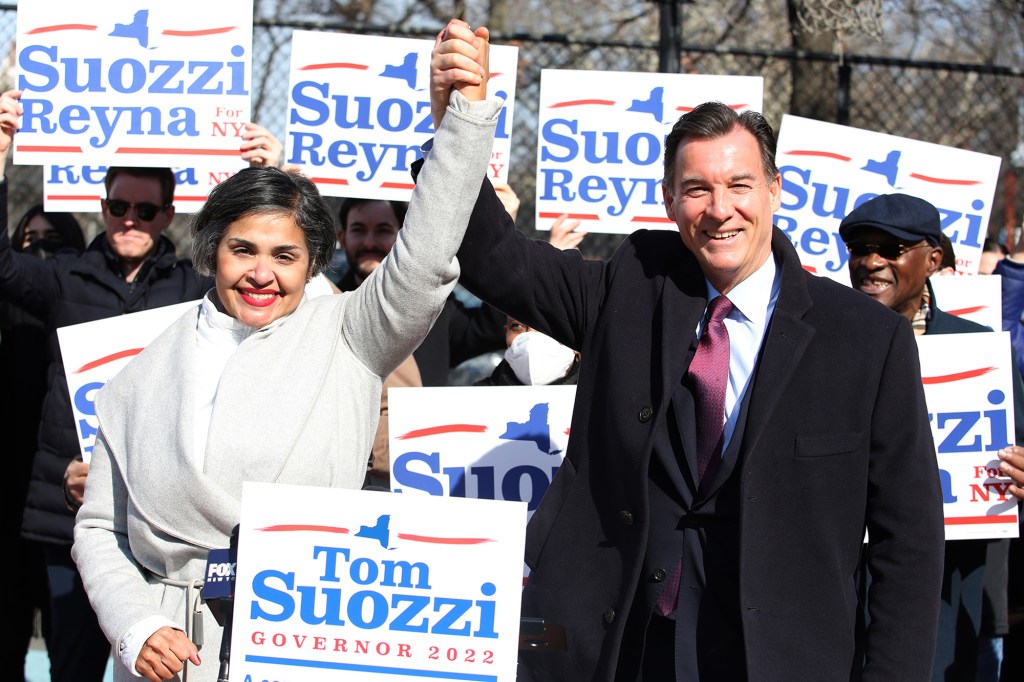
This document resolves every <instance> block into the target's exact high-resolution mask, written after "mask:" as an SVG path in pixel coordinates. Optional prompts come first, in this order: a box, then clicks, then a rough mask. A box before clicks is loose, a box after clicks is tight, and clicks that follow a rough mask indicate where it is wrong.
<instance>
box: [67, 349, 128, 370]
mask: <svg viewBox="0 0 1024 682" xmlns="http://www.w3.org/2000/svg"><path fill="white" fill-rule="evenodd" d="M141 352H142V349H141V348H129V349H128V350H120V351H118V352H116V353H111V354H110V355H105V356H103V357H102V358H98V359H96V360H93V361H92V362H87V363H85V364H84V365H82V366H81V367H79V368H78V369H76V370H75V371H74V372H73V374H81V373H82V372H88V371H89V370H90V369H96V368H97V367H100V366H102V365H106V364H108V363H111V362H114V361H115V360H120V359H121V358H130V357H131V356H133V355H138V354H139V353H141Z"/></svg>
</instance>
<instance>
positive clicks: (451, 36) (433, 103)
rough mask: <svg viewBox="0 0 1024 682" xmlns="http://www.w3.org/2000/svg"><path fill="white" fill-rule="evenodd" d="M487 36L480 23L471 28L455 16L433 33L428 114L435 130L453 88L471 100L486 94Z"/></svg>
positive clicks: (442, 116) (488, 34) (479, 98)
mask: <svg viewBox="0 0 1024 682" xmlns="http://www.w3.org/2000/svg"><path fill="white" fill-rule="evenodd" d="M489 38H490V33H489V32H488V30H487V29H486V28H484V27H483V26H481V27H480V28H478V29H476V30H475V31H474V30H473V29H471V28H470V26H469V24H467V23H466V22H464V21H461V20H459V19H452V20H451V21H449V22H448V25H447V26H445V27H444V29H443V30H442V31H441V32H440V33H438V34H437V39H436V40H435V41H434V51H433V53H432V54H431V55H430V113H431V115H432V116H433V118H434V129H435V130H436V129H437V126H439V125H440V124H441V119H442V118H444V112H445V110H446V109H447V108H448V97H449V92H450V90H451V89H452V88H453V87H454V88H455V89H456V90H458V91H459V92H461V93H462V94H463V95H464V96H465V97H466V99H468V100H471V101H475V100H481V99H483V98H484V97H486V96H487V79H488V75H489V74H488V70H487V66H488V49H489V47H490V46H489V44H488V42H487V41H488V40H489Z"/></svg>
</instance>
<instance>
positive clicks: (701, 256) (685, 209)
mask: <svg viewBox="0 0 1024 682" xmlns="http://www.w3.org/2000/svg"><path fill="white" fill-rule="evenodd" d="M662 191H663V193H664V198H665V211H666V213H667V214H668V217H669V218H670V219H671V220H673V221H674V222H675V223H676V225H677V226H678V227H679V234H680V235H681V236H682V239H683V244H685V245H686V248H687V249H689V250H690V251H691V252H692V253H693V255H694V256H696V258H697V262H698V263H699V264H700V268H701V270H702V271H703V272H704V276H705V277H707V278H708V280H710V281H711V283H712V284H713V285H714V286H715V288H716V289H718V290H719V291H720V292H721V293H723V294H725V293H728V292H729V291H730V290H731V289H732V288H733V287H734V286H736V285H737V284H739V283H740V282H742V281H743V280H745V279H746V278H747V277H749V276H750V275H751V274H753V273H754V272H756V271H757V269H758V268H760V267H761V265H763V264H764V262H765V261H766V260H767V259H768V257H769V255H770V254H771V250H772V249H771V244H772V215H773V214H774V213H775V211H777V210H778V208H779V204H780V202H781V197H782V179H781V177H780V176H779V175H776V176H775V178H773V179H772V181H771V182H768V181H767V180H766V179H765V175H764V170H763V168H762V166H761V152H760V149H759V147H758V145H757V140H756V139H755V138H754V136H753V135H751V134H750V133H749V132H747V131H746V130H744V129H743V128H740V127H737V128H735V129H734V130H733V131H732V132H730V133H729V134H727V135H724V136H722V137H717V138H713V139H702V140H683V141H682V142H681V143H680V144H679V147H678V149H677V150H676V158H675V175H674V180H673V186H672V187H667V186H666V187H663V189H662Z"/></svg>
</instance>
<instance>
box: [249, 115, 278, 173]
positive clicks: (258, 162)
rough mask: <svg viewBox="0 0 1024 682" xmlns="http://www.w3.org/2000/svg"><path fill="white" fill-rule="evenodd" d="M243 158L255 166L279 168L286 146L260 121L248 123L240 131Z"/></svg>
mask: <svg viewBox="0 0 1024 682" xmlns="http://www.w3.org/2000/svg"><path fill="white" fill-rule="evenodd" d="M240 137H241V138H242V146H241V149H240V151H241V152H242V158H243V159H244V160H245V161H248V162H249V165H250V166H252V167H254V168H264V167H271V166H272V167H274V168H277V167H278V166H279V165H280V163H281V158H282V156H283V155H284V146H283V145H282V144H281V141H280V140H278V139H277V138H276V137H274V135H273V133H271V132H270V131H269V130H267V129H266V128H264V127H263V126H261V125H259V124H258V123H246V124H245V126H243V130H242V132H241V133H240Z"/></svg>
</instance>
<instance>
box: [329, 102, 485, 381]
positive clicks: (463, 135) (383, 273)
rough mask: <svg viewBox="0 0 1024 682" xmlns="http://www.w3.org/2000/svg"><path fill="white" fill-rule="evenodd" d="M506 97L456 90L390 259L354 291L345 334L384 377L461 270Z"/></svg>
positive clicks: (416, 340)
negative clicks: (460, 254)
mask: <svg viewBox="0 0 1024 682" xmlns="http://www.w3.org/2000/svg"><path fill="white" fill-rule="evenodd" d="M500 110H501V102H500V101H498V100H483V101H480V102H470V101H469V100H467V99H466V98H465V97H463V96H462V95H460V94H459V93H458V92H453V93H452V97H451V102H450V103H449V105H448V111H447V113H446V114H445V117H444V119H443V120H442V122H441V125H440V126H439V129H438V131H437V134H436V135H435V137H434V142H433V146H432V148H431V149H430V151H429V152H427V156H426V160H425V161H424V164H423V169H422V170H421V171H420V174H419V178H418V181H417V183H416V189H415V190H414V191H413V194H412V200H411V201H410V203H409V210H408V213H407V214H406V217H405V223H404V226H403V227H402V229H401V230H400V231H399V233H398V240H397V241H396V242H395V246H394V248H392V250H391V253H390V254H389V255H388V257H387V258H385V259H384V261H383V262H382V263H381V265H380V267H378V268H377V269H376V270H375V271H374V272H373V273H372V274H371V275H370V277H368V278H367V279H366V281H365V282H363V284H362V285H361V286H360V287H359V288H358V289H356V290H355V291H354V292H352V293H351V294H349V295H350V296H352V297H353V298H352V300H350V301H349V302H348V310H347V311H346V314H345V317H344V320H343V321H342V329H341V333H342V335H343V336H344V338H345V340H346V342H347V343H348V345H349V347H350V348H351V349H352V350H353V352H354V353H355V354H356V356H357V357H358V358H359V359H360V360H361V361H362V362H363V364H365V365H366V366H367V367H368V368H369V369H370V370H371V371H373V372H374V373H376V374H378V375H380V376H385V375H387V374H389V373H390V372H391V371H392V370H393V369H394V368H395V367H397V366H398V365H399V364H400V363H401V362H402V361H403V360H404V359H405V358H407V357H408V356H409V355H410V354H411V353H412V351H413V350H415V349H416V347H417V346H419V344H420V342H421V341H422V340H423V337H425V336H426V335H427V332H428V331H430V327H431V326H432V325H433V323H434V320H436V319H437V316H438V315H439V314H440V313H441V309H442V308H443V307H444V303H445V300H446V299H447V298H448V296H449V295H450V294H451V293H452V290H453V289H454V288H455V284H456V282H457V281H458V277H459V264H458V261H457V260H456V258H455V254H456V252H457V251H458V249H459V245H460V244H461V243H462V237H463V235H464V234H465V231H466V226H467V224H468V223H469V216H470V214H471V213H472V211H473V205H474V204H475V203H476V198H477V195H478V194H479V191H480V183H481V182H482V181H483V179H484V177H485V175H486V172H487V163H488V161H489V160H490V155H491V148H492V146H493V142H494V130H495V126H496V124H497V117H498V113H499V112H500Z"/></svg>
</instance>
